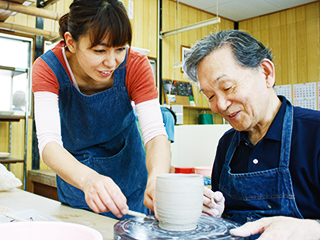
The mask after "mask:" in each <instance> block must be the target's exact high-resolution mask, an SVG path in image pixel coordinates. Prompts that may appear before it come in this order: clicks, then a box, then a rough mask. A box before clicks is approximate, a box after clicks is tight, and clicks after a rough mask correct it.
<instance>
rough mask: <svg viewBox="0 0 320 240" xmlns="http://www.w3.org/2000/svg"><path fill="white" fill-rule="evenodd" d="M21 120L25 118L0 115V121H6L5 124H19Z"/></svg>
mask: <svg viewBox="0 0 320 240" xmlns="http://www.w3.org/2000/svg"><path fill="white" fill-rule="evenodd" d="M21 119H25V116H22V115H21V116H20V115H19V116H18V115H16V116H6V115H0V121H6V122H19V121H20V120H21Z"/></svg>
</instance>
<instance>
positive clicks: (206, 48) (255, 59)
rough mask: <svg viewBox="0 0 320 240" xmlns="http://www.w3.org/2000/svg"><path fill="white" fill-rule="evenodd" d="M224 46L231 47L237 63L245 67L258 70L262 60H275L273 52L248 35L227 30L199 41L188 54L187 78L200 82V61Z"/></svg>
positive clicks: (185, 68)
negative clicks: (198, 72)
mask: <svg viewBox="0 0 320 240" xmlns="http://www.w3.org/2000/svg"><path fill="white" fill-rule="evenodd" d="M222 46H231V48H232V52H233V55H234V58H235V60H236V62H237V63H238V64H240V65H241V66H243V67H247V68H251V69H256V68H258V67H259V64H260V62H261V60H262V59H264V58H267V59H269V60H271V61H272V60H273V57H272V56H271V50H269V49H268V48H266V47H265V46H264V45H263V44H262V43H261V42H259V41H258V40H257V39H255V38H254V37H252V36H251V35H249V34H248V33H245V32H243V31H239V30H225V31H220V32H218V33H215V34H214V33H212V34H210V35H208V36H207V37H205V38H203V39H201V40H199V41H198V42H197V43H196V44H195V45H194V46H193V47H192V48H191V50H190V51H189V52H188V53H187V54H186V56H185V61H184V63H183V67H182V68H183V71H184V74H185V75H186V77H187V78H188V79H189V80H191V81H194V82H198V74H197V68H198V64H199V63H200V61H201V60H202V59H203V58H205V57H206V56H208V55H209V54H210V53H211V52H213V51H215V50H217V49H219V48H221V47H222Z"/></svg>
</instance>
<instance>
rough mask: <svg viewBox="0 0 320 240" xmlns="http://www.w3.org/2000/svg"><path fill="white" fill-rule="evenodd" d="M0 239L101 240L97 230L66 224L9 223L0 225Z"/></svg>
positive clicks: (44, 222) (48, 222)
mask: <svg viewBox="0 0 320 240" xmlns="http://www.w3.org/2000/svg"><path fill="white" fill-rule="evenodd" d="M0 233H1V234H0V235H1V237H0V238H1V239H10V240H21V239H24V240H43V239H46V240H57V239H59V240H88V239H90V240H103V237H102V235H101V233H99V232H98V231H97V230H95V229H93V228H90V227H87V226H84V225H80V224H75V223H66V222H50V221H39V222H37V221H35V222H10V223H2V224H0Z"/></svg>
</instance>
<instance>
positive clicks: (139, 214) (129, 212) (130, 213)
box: [128, 210, 147, 218]
mask: <svg viewBox="0 0 320 240" xmlns="http://www.w3.org/2000/svg"><path fill="white" fill-rule="evenodd" d="M128 215H130V216H134V217H143V218H144V217H146V216H147V215H145V214H143V213H139V212H135V211H132V210H128Z"/></svg>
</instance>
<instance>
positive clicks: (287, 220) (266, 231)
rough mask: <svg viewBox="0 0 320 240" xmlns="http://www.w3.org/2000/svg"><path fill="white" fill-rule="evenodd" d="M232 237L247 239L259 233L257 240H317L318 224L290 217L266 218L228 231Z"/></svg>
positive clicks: (319, 224)
mask: <svg viewBox="0 0 320 240" xmlns="http://www.w3.org/2000/svg"><path fill="white" fill-rule="evenodd" d="M230 233H231V234H232V235H233V236H239V237H248V236H251V235H255V234H258V233H261V236H260V237H259V238H258V239H259V240H264V239H292V240H294V239H296V240H301V239H304V240H319V239H320V223H319V222H317V221H315V220H309V219H298V218H292V217H266V218H261V219H259V220H257V221H254V222H248V223H246V224H244V225H242V226H241V227H238V228H235V229H232V230H230Z"/></svg>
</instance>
